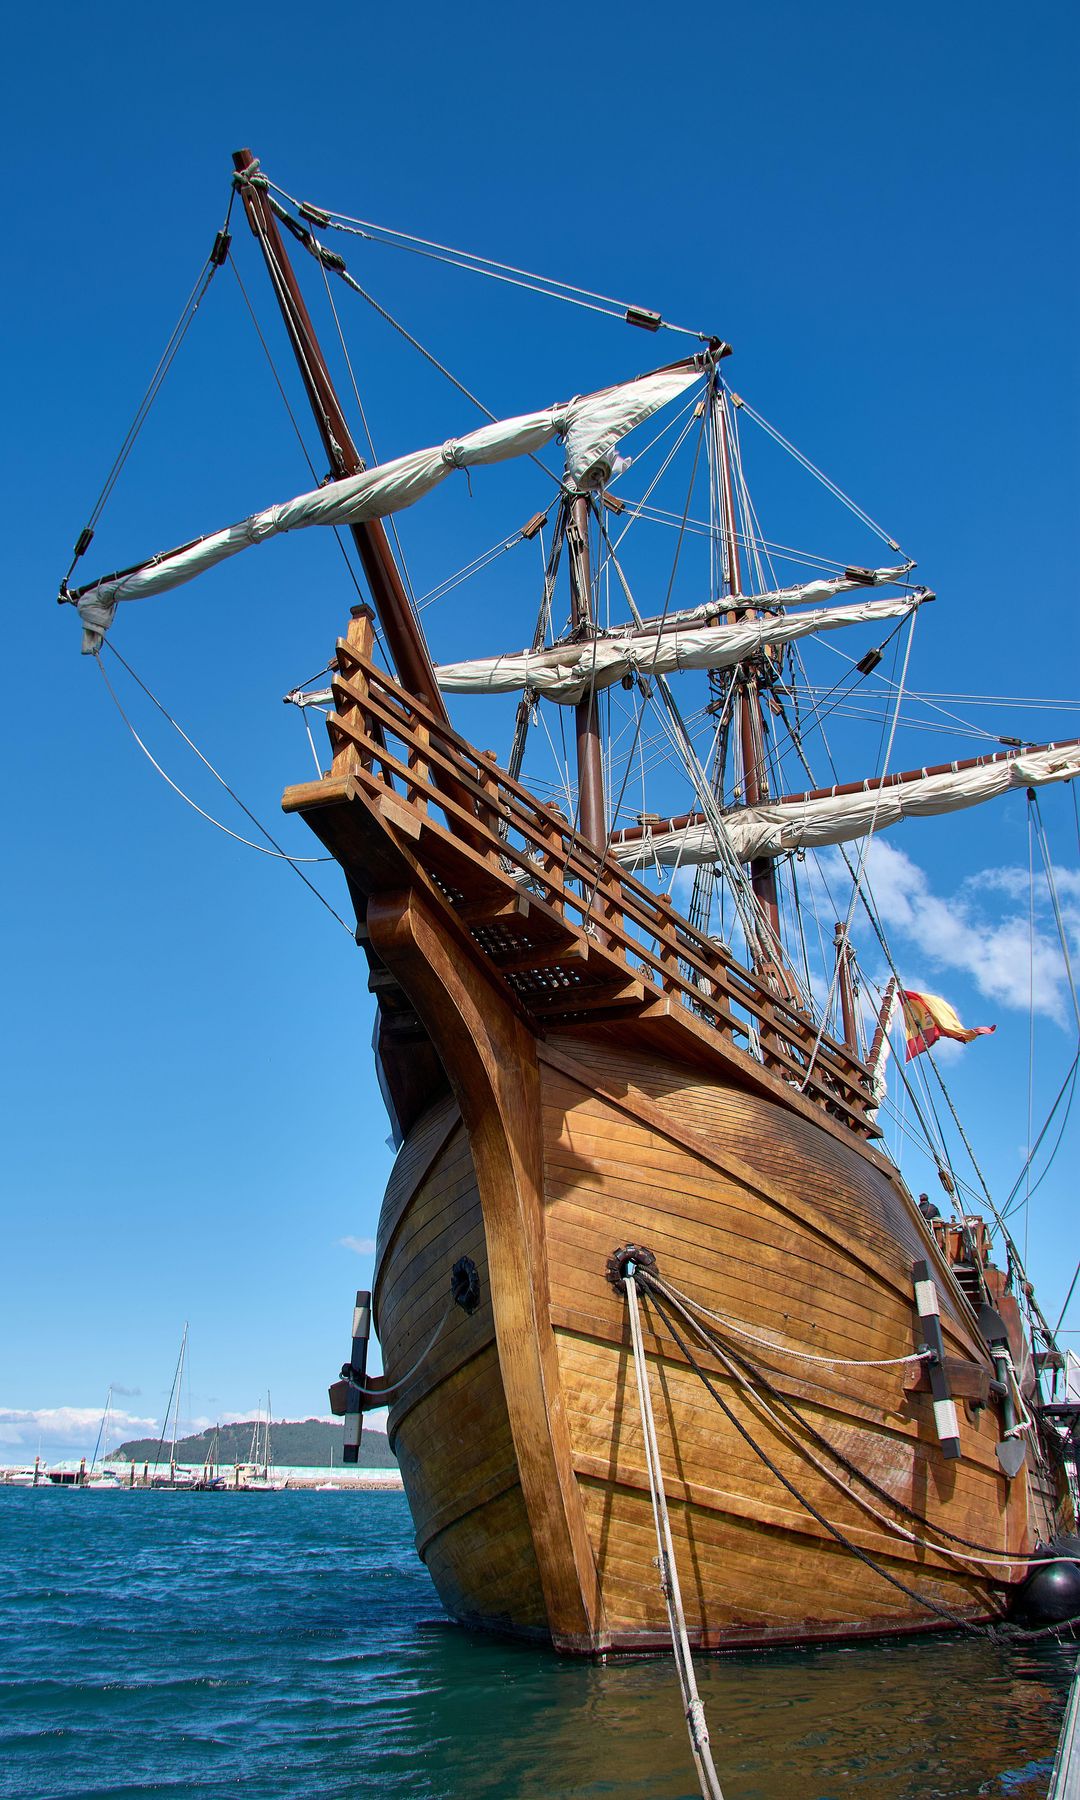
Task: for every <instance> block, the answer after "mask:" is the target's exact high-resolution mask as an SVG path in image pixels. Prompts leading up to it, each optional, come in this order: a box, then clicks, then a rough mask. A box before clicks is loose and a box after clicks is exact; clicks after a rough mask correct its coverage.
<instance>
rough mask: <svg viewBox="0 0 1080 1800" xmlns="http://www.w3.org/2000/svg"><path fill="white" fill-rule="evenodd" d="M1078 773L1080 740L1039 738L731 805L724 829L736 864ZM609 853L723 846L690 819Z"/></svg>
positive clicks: (642, 861)
mask: <svg viewBox="0 0 1080 1800" xmlns="http://www.w3.org/2000/svg"><path fill="white" fill-rule="evenodd" d="M1076 776H1080V743H1068V744H1044V745H1041V746H1037V747H1036V748H1034V749H1032V750H1024V751H1021V752H1019V753H1018V754H1016V755H1007V754H1004V753H1003V754H1002V755H1001V756H999V757H995V758H988V759H986V760H982V759H975V761H974V763H973V764H971V765H968V766H966V767H965V766H964V765H963V764H959V763H957V764H953V766H952V767H951V768H949V769H945V770H943V771H941V772H935V773H933V774H927V773H922V772H918V771H916V772H914V773H912V774H910V775H905V776H901V777H899V778H898V779H896V780H895V781H893V780H892V779H888V781H887V785H885V786H876V785H874V784H873V783H871V782H867V783H866V784H865V786H863V787H861V788H857V789H856V790H855V791H854V792H852V793H844V792H837V791H836V790H832V791H826V792H824V793H821V794H809V795H801V796H799V797H797V798H792V799H784V800H775V801H766V802H765V803H764V804H763V805H761V806H746V807H741V808H738V809H733V810H732V811H730V812H727V813H725V814H724V815H723V825H724V835H725V837H726V839H727V843H728V845H729V847H730V850H729V853H730V854H732V855H734V857H735V859H736V861H737V862H742V863H748V862H752V861H754V859H755V858H757V857H760V856H781V855H783V854H784V853H785V852H786V851H789V850H810V849H822V848H823V847H825V846H826V845H829V844H844V843H849V842H850V841H851V840H852V839H854V838H861V837H865V836H866V835H867V833H868V832H870V831H871V830H873V831H875V832H877V831H885V830H887V829H888V827H889V826H891V825H898V824H899V823H900V822H901V820H903V819H928V818H934V817H936V816H937V815H938V814H939V813H949V812H960V811H962V810H963V808H964V807H968V806H978V805H979V804H980V803H981V802H982V801H984V800H992V799H994V798H995V797H996V796H997V795H998V794H1005V793H1008V792H1009V790H1010V789H1011V788H1025V787H1042V786H1043V785H1044V784H1045V783H1046V782H1051V781H1071V780H1073V779H1074V778H1075V777H1076ZM611 854H612V856H613V857H614V858H615V860H616V861H617V862H619V863H620V864H621V865H622V866H623V867H624V868H627V869H640V868H651V867H653V866H654V864H656V863H661V864H669V865H670V864H679V865H682V864H685V863H707V862H716V861H717V860H718V859H719V855H720V852H719V850H718V847H717V842H716V838H715V835H714V833H713V831H712V828H711V827H710V826H709V825H708V824H706V823H705V822H704V821H703V820H702V821H697V820H691V821H690V823H688V824H686V825H683V826H681V827H680V828H678V829H677V830H664V829H659V830H653V831H651V832H646V833H645V835H643V836H637V835H635V837H634V838H632V839H629V840H624V841H621V842H620V841H619V840H616V841H615V842H614V843H613V844H612V846H611Z"/></svg>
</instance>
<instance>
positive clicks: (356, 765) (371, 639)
mask: <svg viewBox="0 0 1080 1800" xmlns="http://www.w3.org/2000/svg"><path fill="white" fill-rule="evenodd" d="M374 643H375V614H374V613H373V612H372V610H371V608H370V606H354V607H353V609H352V611H351V613H350V614H349V628H348V630H347V632H346V633H345V638H344V649H345V650H346V652H348V651H350V650H351V651H352V653H353V655H354V656H357V657H363V658H364V660H365V661H367V660H369V659H370V657H371V652H372V648H373V647H374ZM347 672H348V673H349V679H350V680H351V682H352V684H353V686H354V687H358V688H360V689H361V691H362V692H363V693H364V694H365V695H366V694H367V691H368V678H367V672H366V670H365V669H364V668H363V667H362V666H357V667H356V668H354V669H353V670H351V671H347ZM331 685H333V683H331ZM334 701H335V704H336V705H338V706H339V707H341V697H340V695H339V694H338V693H337V692H336V691H335V695H334ZM341 716H342V718H343V719H348V720H349V721H350V723H351V724H354V725H355V726H356V727H357V729H358V730H360V731H361V732H362V733H363V735H364V736H365V737H368V736H370V731H371V722H370V720H369V719H367V718H365V716H364V712H363V708H362V707H361V706H360V704H359V703H358V702H357V701H356V700H354V699H353V697H352V695H351V694H350V695H349V696H348V697H347V702H346V704H345V706H344V707H343V708H341ZM326 724H327V730H328V731H329V733H330V742H331V744H333V743H334V739H335V732H334V727H333V720H332V719H328V720H327V722H326ZM371 763H372V759H371V757H370V755H365V754H364V753H363V752H362V751H361V749H360V746H359V745H358V744H354V743H352V741H351V740H350V739H349V738H345V737H339V738H338V742H337V747H336V748H335V750H334V760H333V762H332V764H331V767H330V772H331V774H332V775H349V774H351V773H352V771H353V770H354V769H370V767H371Z"/></svg>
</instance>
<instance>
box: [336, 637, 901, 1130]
mask: <svg viewBox="0 0 1080 1800" xmlns="http://www.w3.org/2000/svg"><path fill="white" fill-rule="evenodd" d="M372 647H373V646H372V631H371V622H370V615H369V614H368V613H367V611H366V609H363V608H360V609H357V612H356V613H355V614H354V617H353V621H352V624H351V626H350V630H349V636H348V639H345V640H340V641H339V643H338V650H337V673H336V674H335V676H334V679H333V692H334V697H335V705H336V712H335V713H334V714H333V715H331V717H330V718H329V720H328V726H329V730H330V737H331V743H332V745H333V749H334V760H333V768H332V770H331V775H332V777H341V776H346V775H347V776H351V777H352V778H353V780H354V781H355V783H356V784H357V785H358V786H359V788H360V789H361V791H362V792H363V794H364V796H365V798H366V800H367V801H368V804H369V805H372V806H374V807H375V808H376V809H377V810H378V812H379V813H380V815H381V818H382V821H383V823H384V824H385V825H386V826H387V827H388V828H389V829H390V830H391V831H393V832H394V833H395V835H396V836H397V837H398V839H399V841H400V842H401V843H402V844H403V845H404V846H405V847H406V848H407V849H408V850H409V852H410V853H411V854H412V855H413V856H414V857H415V859H416V861H417V863H418V864H419V865H420V866H421V867H422V868H424V869H425V871H426V872H427V874H428V875H429V876H430V877H431V878H432V879H433V880H434V881H435V882H436V884H437V885H438V887H439V888H440V890H441V891H442V893H443V895H444V897H445V898H446V899H447V900H448V901H449V903H450V904H451V905H452V906H453V907H454V908H455V911H456V912H457V914H458V916H459V918H460V919H461V920H462V921H463V922H464V923H465V924H466V925H467V927H468V928H469V930H470V931H471V933H472V935H473V938H474V941H475V942H476V943H477V944H478V946H479V948H480V949H481V951H482V952H483V953H484V954H485V955H486V956H487V957H488V958H489V959H490V961H491V962H492V964H493V965H494V967H495V968H496V969H497V970H498V971H499V973H500V974H501V975H502V976H503V978H504V979H505V980H506V982H507V983H508V985H509V986H510V987H511V988H512V990H513V991H514V993H515V994H516V996H517V998H518V1000H519V1001H520V1002H521V1003H522V1005H523V1006H524V1007H525V1008H526V1010H527V1011H528V1012H530V1013H531V1014H533V1015H534V1016H536V1017H537V1019H547V1020H552V1019H574V1018H580V1017H582V1016H584V1015H589V1014H597V1015H602V1016H617V1015H618V1014H619V1013H621V1012H627V1011H630V1012H633V1011H641V1010H642V1009H647V1008H648V1007H649V1006H650V1005H655V1003H656V1002H657V1001H658V1000H659V999H661V997H663V998H666V999H667V1000H669V1001H674V1002H677V1003H678V1007H681V1008H683V1009H685V1016H686V1017H687V1018H689V1019H692V1020H693V1021H695V1022H698V1023H704V1024H705V1025H706V1026H708V1027H711V1029H712V1030H713V1031H715V1032H716V1033H718V1034H720V1036H721V1038H722V1039H723V1040H724V1041H725V1043H726V1045H727V1046H728V1047H729V1048H734V1049H736V1050H737V1051H740V1052H742V1053H743V1054H745V1055H747V1056H749V1057H750V1058H752V1059H753V1061H754V1062H756V1063H757V1064H758V1065H760V1066H762V1067H764V1068H765V1069H767V1070H769V1071H770V1072H771V1073H772V1074H773V1075H775V1076H777V1077H778V1078H779V1079H780V1080H782V1081H784V1082H785V1083H787V1084H788V1085H789V1086H790V1087H791V1088H794V1089H797V1090H798V1091H800V1092H802V1093H803V1094H804V1095H805V1098H806V1099H807V1100H809V1101H812V1102H816V1103H817V1104H819V1105H820V1106H822V1107H824V1108H825V1109H826V1110H827V1111H828V1112H829V1113H830V1114H831V1115H832V1116H834V1117H835V1118H837V1119H839V1120H842V1121H843V1122H844V1123H845V1124H847V1125H848V1126H849V1127H850V1128H851V1129H853V1130H854V1131H855V1132H857V1133H858V1134H859V1135H860V1136H862V1137H867V1136H877V1135H878V1133H877V1131H876V1129H875V1127H874V1125H873V1116H872V1111H871V1108H872V1099H871V1087H870V1075H869V1071H868V1070H867V1069H866V1067H865V1065H864V1064H863V1063H861V1062H860V1061H858V1059H857V1058H855V1057H854V1056H853V1055H852V1054H851V1053H850V1052H849V1051H848V1050H847V1049H846V1048H845V1047H844V1046H843V1045H841V1044H838V1043H836V1042H835V1041H834V1040H832V1039H831V1038H828V1037H823V1038H822V1039H821V1041H820V1043H818V1042H817V1037H818V1033H817V1027H816V1025H815V1023H814V1021H813V1020H812V1019H811V1018H810V1017H809V1016H808V1015H807V1014H806V1013H804V1012H802V1011H800V1010H799V1009H798V1008H797V1007H795V1006H793V1005H792V1004H790V1003H789V1002H788V1001H787V1000H785V999H783V998H782V997H780V996H778V995H777V994H776V993H774V992H773V991H772V990H771V989H770V988H769V987H768V986H767V985H766V984H765V982H764V981H763V980H761V979H760V978H759V977H758V976H757V975H756V974H754V973H753V972H751V971H750V970H748V969H746V968H744V967H743V966H742V965H741V964H740V963H739V962H737V961H736V960H735V958H734V957H733V956H732V955H731V953H730V951H729V950H728V949H727V947H726V946H725V945H723V944H721V943H718V942H715V941H714V940H713V939H711V938H709V937H707V936H706V935H705V934H704V933H702V932H700V931H698V930H696V929H695V928H694V926H692V925H691V924H690V923H689V922H688V921H687V920H686V919H684V918H682V917H681V916H680V915H679V914H678V913H677V912H676V911H675V909H674V907H673V906H672V904H671V902H670V900H669V899H668V898H667V897H666V896H664V895H657V894H654V893H652V892H651V890H650V889H649V888H647V887H646V886H644V884H643V883H642V882H640V881H638V880H637V879H636V878H635V877H634V876H632V875H630V874H628V873H627V872H626V871H624V870H622V869H620V868H618V867H617V866H616V865H614V864H613V863H611V862H610V861H609V860H607V858H605V857H601V856H600V855H599V854H598V853H597V851H596V850H595V849H594V848H593V847H592V846H591V845H590V844H588V843H586V842H584V841H583V840H582V839H581V838H580V837H579V836H578V835H577V834H576V833H575V832H574V831H573V830H572V829H571V828H570V826H569V825H568V822H567V821H566V819H565V818H564V817H563V816H562V815H561V814H560V813H559V812H558V811H557V810H556V809H555V808H553V807H551V806H545V805H544V804H542V803H541V802H540V801H538V800H537V799H536V798H535V797H534V796H533V795H531V794H530V793H529V792H528V790H527V789H526V788H524V787H522V786H521V784H520V783H519V782H517V781H515V780H514V779H513V777H512V776H510V775H509V774H507V773H506V771H505V770H503V769H500V768H499V767H498V766H497V764H496V762H495V759H494V754H493V753H491V752H485V751H477V750H475V749H474V748H473V747H472V746H471V745H470V744H468V743H467V742H466V741H465V739H463V738H462V737H460V736H459V735H458V734H457V733H456V732H454V731H453V730H452V729H451V728H450V727H449V726H448V725H447V724H446V723H445V722H444V721H443V720H441V719H440V718H439V717H438V716H437V715H436V714H435V713H434V712H433V711H432V710H431V709H430V708H429V707H427V706H425V705H424V704H423V702H421V701H420V700H418V699H416V698H415V697H414V696H412V695H410V694H408V693H407V692H405V690H403V689H402V688H401V687H400V686H399V685H398V684H397V683H396V682H395V681H394V680H393V679H392V678H391V677H390V676H389V675H387V674H386V672H385V671H384V670H382V669H380V668H379V667H377V665H376V664H375V663H374V661H373V660H372ZM678 1007H676V1008H675V1009H674V1010H675V1011H676V1013H677V1012H678ZM815 1045H816V1051H815Z"/></svg>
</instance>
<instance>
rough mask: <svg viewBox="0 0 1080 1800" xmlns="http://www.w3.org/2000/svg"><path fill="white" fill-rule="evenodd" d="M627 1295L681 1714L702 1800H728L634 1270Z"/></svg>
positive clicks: (627, 1283)
mask: <svg viewBox="0 0 1080 1800" xmlns="http://www.w3.org/2000/svg"><path fill="white" fill-rule="evenodd" d="M623 1289H624V1291H625V1294H626V1307H627V1312H628V1314H629V1318H630V1340H631V1343H632V1345H633V1350H634V1375H635V1377H636V1379H637V1391H638V1406H639V1408H640V1411H641V1434H642V1438H643V1439H644V1444H645V1466H646V1468H647V1470H648V1475H649V1498H650V1499H651V1501H652V1513H653V1525H654V1526H655V1529H656V1547H657V1550H658V1552H659V1555H658V1556H657V1559H656V1560H657V1563H658V1566H659V1569H660V1588H661V1592H662V1593H663V1596H664V1605H665V1606H666V1608H667V1615H668V1627H669V1630H670V1632H671V1648H672V1650H673V1652H674V1655H675V1667H676V1669H677V1670H678V1675H679V1686H680V1688H681V1689H682V1697H683V1712H684V1715H685V1718H686V1724H687V1729H688V1730H689V1733H690V1749H691V1753H692V1755H693V1758H694V1767H695V1768H696V1770H697V1774H698V1782H699V1784H700V1787H701V1792H702V1795H703V1796H704V1800H724V1796H723V1792H722V1790H721V1787H720V1782H719V1779H718V1777H717V1774H716V1769H715V1768H714V1766H713V1759H712V1751H711V1748H710V1745H709V1728H708V1726H707V1725H706V1723H705V1708H704V1707H703V1705H702V1703H701V1696H700V1695H699V1693H698V1689H697V1680H696V1678H695V1675H694V1659H693V1657H692V1655H691V1654H690V1639H689V1637H688V1635H687V1630H686V1615H685V1613H684V1612H683V1603H682V1590H681V1588H680V1586H679V1571H678V1566H677V1564H676V1561H675V1545H674V1543H673V1541H672V1536H671V1520H670V1518H669V1516H668V1506H667V1494H666V1493H665V1490H664V1475H663V1470H662V1469H661V1467H660V1450H659V1446H658V1444H657V1441H656V1420H655V1419H654V1417H653V1409H652V1395H651V1393H650V1391H649V1370H648V1364H647V1363H646V1361H645V1347H644V1345H643V1343H642V1339H641V1319H640V1316H639V1313H638V1290H637V1271H636V1269H631V1271H629V1272H628V1273H627V1275H626V1277H625V1279H624V1281H623Z"/></svg>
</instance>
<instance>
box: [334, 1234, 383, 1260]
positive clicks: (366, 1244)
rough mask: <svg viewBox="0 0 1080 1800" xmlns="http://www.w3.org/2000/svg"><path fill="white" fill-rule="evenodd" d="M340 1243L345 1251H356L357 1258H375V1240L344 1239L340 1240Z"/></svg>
mask: <svg viewBox="0 0 1080 1800" xmlns="http://www.w3.org/2000/svg"><path fill="white" fill-rule="evenodd" d="M338 1243H339V1244H340V1245H341V1247H342V1249H343V1250H355V1252H356V1254H357V1256H374V1254H375V1239H374V1238H359V1237H343V1238H338Z"/></svg>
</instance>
